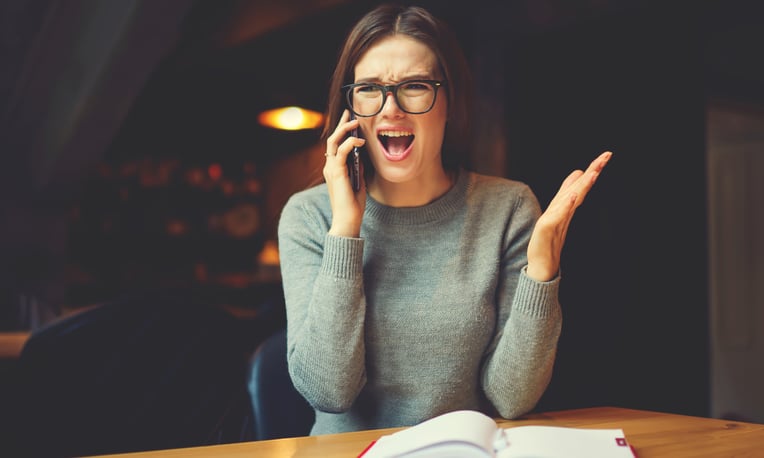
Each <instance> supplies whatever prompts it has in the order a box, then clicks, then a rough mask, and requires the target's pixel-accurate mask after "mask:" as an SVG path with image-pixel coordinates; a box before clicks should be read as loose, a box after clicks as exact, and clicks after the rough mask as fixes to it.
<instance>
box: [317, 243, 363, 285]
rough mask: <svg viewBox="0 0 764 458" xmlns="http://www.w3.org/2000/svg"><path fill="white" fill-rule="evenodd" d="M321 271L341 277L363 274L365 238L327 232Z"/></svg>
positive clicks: (353, 276)
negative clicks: (340, 235)
mask: <svg viewBox="0 0 764 458" xmlns="http://www.w3.org/2000/svg"><path fill="white" fill-rule="evenodd" d="M321 271H322V272H323V273H325V274H328V275H331V276H334V277H339V278H351V279H352V278H355V277H357V276H360V275H362V274H363V239H358V238H350V237H338V236H336V235H330V234H326V239H325V241H324V258H323V260H322V264H321Z"/></svg>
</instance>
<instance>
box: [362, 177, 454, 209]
mask: <svg viewBox="0 0 764 458" xmlns="http://www.w3.org/2000/svg"><path fill="white" fill-rule="evenodd" d="M454 180H455V177H454V176H453V174H452V173H449V172H446V171H445V170H443V169H440V170H439V171H438V172H437V173H435V174H434V176H432V177H427V178H425V177H420V178H419V179H417V180H411V181H406V182H403V183H395V182H391V181H386V180H384V179H383V178H382V177H380V176H379V175H378V174H377V175H375V176H374V177H373V178H372V180H370V183H369V187H368V188H369V195H371V197H373V198H374V200H376V201H377V202H379V203H381V204H383V205H387V206H389V207H421V206H423V205H427V204H429V203H430V202H432V201H434V200H435V199H437V198H439V197H440V196H442V195H443V194H445V193H446V192H448V190H449V189H451V186H452V185H453V183H454Z"/></svg>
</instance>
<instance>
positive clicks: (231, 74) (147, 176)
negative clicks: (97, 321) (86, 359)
mask: <svg viewBox="0 0 764 458" xmlns="http://www.w3.org/2000/svg"><path fill="white" fill-rule="evenodd" d="M377 3H380V2H375V1H352V2H351V1H343V0H312V1H311V0H282V1H264V0H261V1H257V0H251V1H244V0H218V1H192V0H171V1H170V0H168V1H161V2H154V1H148V0H125V1H120V2H100V1H96V0H74V1H67V2H63V1H53V0H27V1H22V0H9V1H5V2H3V3H2V5H0V18H1V19H0V21H2V22H1V24H2V29H0V33H2V37H0V38H1V39H2V41H1V42H0V46H2V47H1V48H0V53H2V54H1V55H0V58H2V70H0V107H2V112H1V113H0V116H2V117H1V118H0V119H1V120H2V124H0V141H1V142H2V143H0V148H1V149H0V151H1V153H0V154H1V155H2V156H1V157H2V159H0V161H1V162H0V164H2V165H1V166H0V218H2V227H1V228H0V287H1V288H2V289H0V294H1V295H0V318H1V319H2V320H1V321H0V327H2V328H3V330H5V331H17V330H34V329H36V328H39V327H40V326H43V325H45V324H47V323H49V322H51V321H54V320H56V319H58V318H59V317H61V316H62V315H66V314H68V313H72V312H75V311H77V310H80V309H82V308H86V307H89V306H92V305H94V304H98V303H101V302H104V301H109V300H112V299H114V298H117V297H122V296H124V295H126V294H133V293H136V292H147V291H163V292H167V291H177V290H182V291H184V292H186V293H188V292H189V291H191V292H193V294H194V295H196V296H197V297H202V298H204V299H205V300H207V301H209V302H212V303H214V304H215V305H216V306H220V307H223V308H224V309H225V310H227V311H229V312H230V313H231V314H233V315H234V316H236V317H237V318H239V319H241V320H247V321H250V322H252V321H257V320H258V317H259V316H261V315H260V313H261V310H259V307H260V305H261V304H262V303H264V302H268V301H270V300H271V299H272V298H273V297H274V296H278V295H279V294H280V283H279V277H278V264H277V252H276V251H275V247H274V243H273V242H274V239H275V233H276V232H275V228H276V224H277V220H278V213H279V211H280V208H281V206H282V205H283V203H284V202H285V200H286V198H287V197H288V196H289V195H290V194H291V193H292V192H295V191H297V190H299V189H302V188H304V187H305V186H308V185H309V183H310V182H311V181H312V180H313V179H314V178H315V177H316V173H317V172H318V169H319V167H320V164H321V159H322V156H321V146H320V144H318V135H319V131H318V130H308V131H298V132H286V131H276V130H273V129H269V128H265V127H262V126H259V125H258V123H257V119H256V118H257V115H258V114H259V113H260V112H261V111H263V110H265V109H269V108H274V107H279V106H284V105H292V104H297V105H301V106H303V107H306V108H310V109H313V110H317V111H322V110H323V108H324V106H325V103H326V97H327V94H326V88H327V85H328V80H329V76H330V73H331V71H332V69H333V64H334V60H335V58H336V56H337V53H338V50H339V45H340V43H341V42H342V40H343V39H344V36H345V34H346V33H347V32H348V30H349V27H350V25H351V24H352V23H353V22H354V20H355V19H357V18H358V17H360V15H362V14H363V13H364V12H366V11H367V10H368V9H370V8H371V7H372V6H373V5H376V4H377ZM417 4H419V5H422V6H425V7H427V8H429V9H431V10H432V11H433V12H434V13H435V14H436V15H438V16H440V17H441V18H443V19H445V20H446V21H447V22H449V23H450V24H451V25H452V26H453V28H454V29H455V31H456V32H457V34H458V36H459V38H460V40H461V41H462V43H463V45H464V48H465V51H466V53H467V56H468V58H469V60H470V62H471V64H472V66H473V70H474V75H475V87H474V89H475V92H476V102H477V103H476V108H475V112H474V113H473V119H474V126H475V134H474V139H473V149H472V151H470V152H469V153H470V162H471V166H472V168H473V169H475V170H477V171H480V172H483V173H489V174H494V175H502V176H507V177H510V178H514V179H518V180H521V181H525V182H527V183H528V184H529V185H530V186H531V187H532V188H533V189H534V190H535V192H536V193H537V195H538V197H539V199H540V201H541V203H542V206H545V205H546V203H548V202H549V200H550V199H551V198H552V196H553V195H554V193H555V192H556V190H557V187H558V186H559V184H560V183H561V181H562V179H563V178H564V177H565V176H566V175H567V174H568V173H569V172H570V171H571V170H572V169H574V168H580V167H585V166H586V165H587V164H588V162H589V161H590V160H591V159H593V158H594V157H595V156H596V155H597V154H598V153H599V152H601V151H603V150H612V151H614V153H615V155H614V157H613V159H612V161H611V163H610V164H609V165H608V167H607V169H606V172H605V173H604V175H603V176H602V177H601V178H600V180H599V182H598V183H597V185H596V187H595V189H594V190H593V192H592V193H591V194H590V195H589V196H588V198H587V201H586V203H585V205H584V206H583V207H581V208H580V209H579V211H578V213H577V214H576V217H575V220H574V224H573V226H572V227H571V230H570V233H569V236H568V240H567V243H566V248H565V252H564V259H563V277H564V283H563V286H562V291H561V296H562V297H561V301H562V303H563V307H564V314H565V315H564V320H565V322H564V330H563V335H562V340H561V343H560V350H559V357H558V364H557V368H556V372H555V376H554V380H553V382H552V385H551V387H550V389H549V391H548V393H547V395H546V396H545V397H544V399H543V400H542V402H541V404H540V405H539V407H538V409H539V410H552V409H555V410H556V409H564V408H574V407H585V406H591V405H618V406H624V407H634V408H640V409H655V410H662V411H670V412H677V413H684V414H692V415H709V414H710V413H711V402H712V401H711V395H710V390H711V386H710V384H711V375H710V367H711V361H710V359H711V357H710V353H711V352H710V345H711V327H712V323H710V318H709V317H710V296H709V294H710V293H709V283H710V278H709V271H710V267H711V266H710V265H709V212H708V204H707V202H708V198H707V192H708V185H707V182H708V177H707V150H706V146H707V145H706V142H707V123H706V112H707V109H708V106H709V104H711V103H717V101H723V103H725V104H731V105H734V106H744V107H747V108H745V109H746V110H753V111H756V110H760V108H761V106H762V104H763V103H764V90H763V86H762V84H763V83H764V70H762V63H761V58H760V56H759V54H760V52H761V46H762V44H764V33H762V30H763V28H762V25H764V24H763V23H762V22H764V21H763V20H762V15H761V13H762V11H761V10H762V8H761V7H760V6H759V2H755V1H739V0H718V1H713V0H707V1H690V0H663V1H647V0H644V1H639V0H567V1H563V0H510V1H505V2H499V1H488V0H473V1H469V2H464V1H448V2H443V1H421V2H417ZM269 303H272V302H269ZM253 339H256V337H253Z"/></svg>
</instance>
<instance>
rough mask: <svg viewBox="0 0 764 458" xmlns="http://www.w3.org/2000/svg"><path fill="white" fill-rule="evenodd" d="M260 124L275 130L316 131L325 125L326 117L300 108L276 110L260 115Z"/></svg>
mask: <svg viewBox="0 0 764 458" xmlns="http://www.w3.org/2000/svg"><path fill="white" fill-rule="evenodd" d="M257 120H258V122H259V123H260V124H262V125H264V126H268V127H273V128H274V129H282V130H301V129H315V128H316V127H320V126H321V125H323V123H324V115H322V114H321V113H318V112H316V111H312V110H306V109H305V108H300V107H284V108H275V109H273V110H268V111H264V112H262V113H260V115H259V116H258V117H257Z"/></svg>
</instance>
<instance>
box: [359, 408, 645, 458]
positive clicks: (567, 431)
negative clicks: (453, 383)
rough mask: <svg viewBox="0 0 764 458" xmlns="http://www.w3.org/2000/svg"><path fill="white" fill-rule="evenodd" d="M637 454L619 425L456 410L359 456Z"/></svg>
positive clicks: (599, 457)
mask: <svg viewBox="0 0 764 458" xmlns="http://www.w3.org/2000/svg"><path fill="white" fill-rule="evenodd" d="M360 457H362V458H391V457H405V458H427V457H433V458H435V457H437V458H449V457H453V458H472V457H475V458H634V457H635V454H634V452H633V451H632V448H631V446H630V445H629V444H628V443H627V442H626V437H625V436H624V434H623V430H621V429H587V428H571V427H562V426H536V425H523V426H515V427H511V428H499V427H498V426H497V425H496V422H494V421H493V419H492V418H491V417H489V416H487V415H484V414H482V413H480V412H477V411H474V410H458V411H454V412H449V413H446V414H443V415H440V416H438V417H435V418H432V419H430V420H427V421H425V422H422V423H419V424H418V425H415V426H411V427H409V428H406V429H403V430H401V431H398V432H396V433H393V434H390V435H387V436H382V437H381V438H379V440H377V441H376V442H374V443H372V444H371V445H370V446H369V447H368V448H367V449H366V450H364V451H363V452H362V453H361V455H359V458H360Z"/></svg>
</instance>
